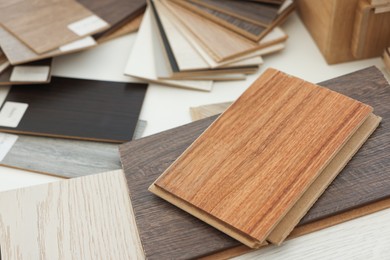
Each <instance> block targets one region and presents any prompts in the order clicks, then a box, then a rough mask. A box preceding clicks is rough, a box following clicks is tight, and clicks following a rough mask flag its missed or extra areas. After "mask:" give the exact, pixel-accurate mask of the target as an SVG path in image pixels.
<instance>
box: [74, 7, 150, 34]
mask: <svg viewBox="0 0 390 260" xmlns="http://www.w3.org/2000/svg"><path fill="white" fill-rule="evenodd" d="M77 2H79V3H80V4H82V5H83V6H85V7H86V8H88V9H89V10H91V11H92V12H93V13H95V14H96V15H98V16H99V17H101V18H102V19H103V20H104V21H106V22H107V23H108V24H110V28H109V29H108V30H106V31H104V32H102V33H99V34H97V35H95V36H94V37H95V39H99V38H101V37H104V36H107V35H110V34H111V33H113V32H114V31H116V30H117V29H119V28H120V27H122V26H123V25H125V24H127V23H128V22H131V21H132V20H133V19H135V18H137V17H138V16H139V15H141V14H142V13H143V12H144V11H145V8H146V0H132V1H127V0H119V1H118V0H99V1H95V0H77Z"/></svg>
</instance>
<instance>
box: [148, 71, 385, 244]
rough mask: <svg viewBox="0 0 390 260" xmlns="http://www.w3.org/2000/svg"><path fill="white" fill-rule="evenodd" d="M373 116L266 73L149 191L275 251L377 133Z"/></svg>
mask: <svg viewBox="0 0 390 260" xmlns="http://www.w3.org/2000/svg"><path fill="white" fill-rule="evenodd" d="M297 93H299V94H297ZM253 108H258V109H253ZM260 108H261V109H260ZM371 112H372V108H371V107H369V106H367V105H365V104H362V103H360V102H358V101H356V100H353V99H351V98H348V97H346V96H343V95H341V94H338V93H336V92H332V91H330V90H327V89H324V88H321V87H318V86H315V85H313V84H310V83H307V82H304V81H303V80H300V79H297V78H293V77H291V76H289V75H286V74H283V73H281V72H278V71H276V70H272V69H268V70H267V71H266V72H265V73H264V74H263V75H262V76H261V77H260V78H259V79H257V80H256V81H255V83H253V84H252V86H251V87H249V89H247V90H246V91H245V92H244V94H242V95H241V96H240V97H239V98H238V100H237V101H235V102H234V103H233V104H232V105H231V106H230V107H229V108H228V109H227V110H226V111H225V112H224V113H223V114H222V115H221V116H220V117H219V118H218V119H217V120H216V121H215V122H214V123H213V124H212V125H211V126H210V127H209V128H208V129H207V130H206V131H205V132H204V133H203V134H202V135H201V136H200V137H199V138H198V139H197V140H196V141H195V142H194V143H193V144H192V145H191V147H190V148H188V149H187V150H186V151H185V152H184V153H183V154H182V155H181V156H180V159H178V160H176V161H175V162H174V163H173V164H172V165H171V166H170V167H169V168H168V169H167V170H166V171H165V172H164V173H163V174H162V175H161V176H160V177H159V178H158V179H157V180H156V181H155V182H154V183H153V185H151V186H150V188H149V189H150V191H152V192H153V193H155V194H157V195H158V196H160V197H162V198H163V199H165V200H167V201H169V202H171V203H173V204H174V205H176V206H178V207H180V208H182V209H183V210H185V211H187V212H189V213H190V214H192V215H194V216H196V217H198V218H200V219H201V220H203V221H205V222H206V223H208V224H210V225H212V226H214V227H215V228H217V229H219V230H221V231H222V232H224V233H226V234H228V235H229V236H232V237H233V238H235V239H237V240H239V241H240V242H242V243H243V244H245V245H247V246H249V247H252V248H258V247H260V246H262V245H263V244H264V243H265V242H266V241H269V242H272V243H274V244H280V243H281V242H283V240H284V239H285V238H286V237H287V235H288V234H289V233H290V232H291V231H292V229H293V228H294V227H295V225H296V224H298V222H299V220H300V218H301V217H303V215H304V213H305V212H306V211H307V210H308V209H309V208H310V206H311V205H312V204H313V203H314V202H315V200H316V199H317V198H318V197H319V196H320V194H321V191H322V190H324V189H325V188H326V187H327V186H328V185H329V183H330V182H331V181H332V180H333V179H334V178H335V177H336V176H337V174H338V173H339V171H340V170H341V169H342V168H343V166H344V165H345V164H346V163H347V161H348V160H349V159H350V158H351V157H352V156H353V154H354V153H355V152H356V151H357V149H359V147H360V146H361V144H362V143H364V141H365V140H366V139H367V137H368V136H369V135H370V134H371V133H372V132H373V130H374V129H375V128H376V127H377V125H378V124H379V121H380V119H378V118H377V117H376V116H373V115H370V114H371ZM233 122H234V126H235V127H234V130H233V131H232V129H231V125H233ZM335 133H337V134H335ZM237 136H240V137H239V138H237ZM355 143H358V144H356V146H355ZM271 158H272V159H271ZM287 158H288V159H287ZM319 179H321V180H322V181H321V182H320V183H317V181H318V180H319ZM314 186H315V187H316V188H314V189H313V187H314Z"/></svg>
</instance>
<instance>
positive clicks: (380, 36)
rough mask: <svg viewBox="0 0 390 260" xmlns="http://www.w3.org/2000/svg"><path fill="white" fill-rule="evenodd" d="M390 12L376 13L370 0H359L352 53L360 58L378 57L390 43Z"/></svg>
mask: <svg viewBox="0 0 390 260" xmlns="http://www.w3.org/2000/svg"><path fill="white" fill-rule="evenodd" d="M389 24H390V12H384V13H375V6H372V5H371V4H370V3H369V2H368V0H361V1H359V5H358V8H357V9H356V18H355V26H354V31H353V38H352V47H351V48H352V53H353V55H354V56H355V57H356V58H358V59H364V58H372V57H378V56H380V55H382V53H383V50H384V49H385V48H386V47H388V46H389V45H390V26H389Z"/></svg>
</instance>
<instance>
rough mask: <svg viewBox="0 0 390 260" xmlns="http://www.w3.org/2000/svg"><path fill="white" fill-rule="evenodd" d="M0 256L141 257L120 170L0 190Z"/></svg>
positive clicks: (15, 257)
mask: <svg viewBox="0 0 390 260" xmlns="http://www.w3.org/2000/svg"><path fill="white" fill-rule="evenodd" d="M0 212H1V218H0V239H1V241H0V243H1V256H2V257H3V259H48V260H49V259H75V258H77V259H143V251H142V248H141V246H140V241H139V238H138V236H137V235H136V234H135V233H134V232H133V231H134V226H135V222H134V218H133V212H132V207H131V202H130V199H129V195H128V189H127V183H126V179H125V177H124V174H123V172H122V171H121V170H119V171H113V172H107V173H102V174H96V175H90V176H86V177H80V178H75V179H70V180H64V181H60V182H54V183H49V184H43V185H38V186H33V187H27V188H22V189H18V190H12V191H5V192H2V193H0Z"/></svg>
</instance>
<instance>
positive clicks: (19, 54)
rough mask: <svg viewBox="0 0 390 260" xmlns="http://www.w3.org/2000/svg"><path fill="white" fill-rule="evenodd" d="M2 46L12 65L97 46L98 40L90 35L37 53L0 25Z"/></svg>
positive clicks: (0, 44) (0, 42)
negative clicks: (51, 49)
mask: <svg viewBox="0 0 390 260" xmlns="http://www.w3.org/2000/svg"><path fill="white" fill-rule="evenodd" d="M0 46H1V48H2V50H3V52H4V54H5V55H6V56H7V59H8V60H9V62H10V63H11V64H12V65H19V64H24V63H27V62H32V61H37V60H42V59H45V58H50V57H55V56H59V55H63V54H67V53H72V52H76V51H80V50H83V49H86V48H90V47H93V46H96V41H95V40H94V39H93V38H92V37H90V36H88V37H85V38H83V39H81V40H77V41H75V42H73V43H70V44H66V45H63V46H61V47H60V48H58V49H56V50H53V51H49V52H46V53H43V54H37V53H35V52H34V51H33V50H31V49H30V48H28V47H27V46H26V45H24V44H23V43H22V42H21V41H19V40H18V39H17V38H16V37H14V36H13V35H12V34H10V33H9V32H7V31H6V30H4V29H3V28H2V27H1V26H0Z"/></svg>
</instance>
